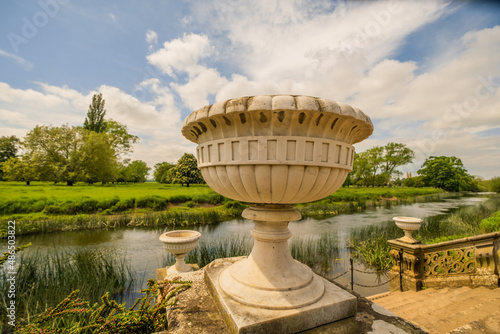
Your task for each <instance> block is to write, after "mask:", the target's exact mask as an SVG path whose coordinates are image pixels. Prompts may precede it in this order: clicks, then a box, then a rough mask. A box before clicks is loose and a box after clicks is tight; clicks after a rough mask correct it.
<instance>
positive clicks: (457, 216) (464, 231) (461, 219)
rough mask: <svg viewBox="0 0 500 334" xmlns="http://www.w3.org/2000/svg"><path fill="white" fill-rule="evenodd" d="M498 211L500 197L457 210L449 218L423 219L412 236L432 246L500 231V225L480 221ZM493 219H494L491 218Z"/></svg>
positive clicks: (499, 208) (434, 217)
mask: <svg viewBox="0 0 500 334" xmlns="http://www.w3.org/2000/svg"><path fill="white" fill-rule="evenodd" d="M499 210H500V196H498V195H497V196H494V197H492V198H489V199H487V200H486V201H484V202H482V203H480V204H478V205H474V206H469V207H463V208H459V209H458V210H456V211H454V212H453V213H452V214H451V215H450V216H447V217H444V216H442V215H440V216H433V217H428V218H426V219H424V222H423V223H422V226H421V227H420V228H419V229H418V230H417V231H415V232H414V233H413V234H414V236H415V238H416V239H418V240H420V241H422V242H425V243H428V244H433V243H437V242H442V241H448V240H454V239H459V238H463V237H468V236H472V235H479V234H484V233H489V232H496V231H499V230H500V224H498V225H496V224H493V225H488V224H487V223H482V221H484V220H486V219H488V217H490V216H492V215H494V213H495V212H497V211H499ZM492 219H494V218H492Z"/></svg>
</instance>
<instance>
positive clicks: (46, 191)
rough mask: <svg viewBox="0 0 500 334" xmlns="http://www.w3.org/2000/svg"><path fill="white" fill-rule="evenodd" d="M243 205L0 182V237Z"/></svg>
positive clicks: (346, 191) (340, 202)
mask: <svg viewBox="0 0 500 334" xmlns="http://www.w3.org/2000/svg"><path fill="white" fill-rule="evenodd" d="M446 196H452V195H450V194H447V193H444V192H443V191H442V190H440V189H433V188H341V189H339V190H338V191H337V192H335V193H334V194H332V195H330V196H328V197H326V198H325V199H323V200H321V201H317V202H313V203H306V204H300V205H297V206H296V208H297V209H298V210H299V211H300V212H301V214H302V215H303V216H304V217H308V216H309V217H324V216H332V215H336V214H340V213H353V212H359V211H362V210H364V209H366V208H370V207H375V206H390V205H394V204H396V205H397V204H406V203H411V202H415V201H435V200H440V199H441V198H443V197H446ZM245 207H246V205H245V204H242V203H240V202H237V201H233V200H229V199H227V198H225V197H223V196H221V195H219V194H217V193H216V192H214V191H213V190H212V189H210V188H209V187H208V186H207V185H191V186H190V187H182V186H180V185H172V184H159V183H154V182H149V183H142V184H106V185H87V184H76V185H74V186H72V187H68V186H66V185H62V184H53V183H44V182H33V183H32V184H31V185H30V186H26V185H25V183H22V182H0V217H1V221H0V238H5V237H6V231H7V227H6V226H7V223H8V221H9V220H15V221H16V227H17V232H16V233H17V234H18V235H21V234H32V233H48V232H56V231H67V230H81V229H96V228H114V227H124V226H151V227H156V226H186V225H205V224H213V223H218V222H221V221H223V220H227V219H232V218H237V217H240V215H241V212H242V211H243V210H244V208H245Z"/></svg>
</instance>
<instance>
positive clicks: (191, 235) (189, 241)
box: [159, 230, 201, 275]
mask: <svg viewBox="0 0 500 334" xmlns="http://www.w3.org/2000/svg"><path fill="white" fill-rule="evenodd" d="M200 238H201V233H200V232H198V231H191V230H179V231H170V232H166V233H163V234H162V235H160V238H159V239H160V241H161V242H162V243H163V247H164V248H165V250H166V251H167V252H169V253H172V254H174V256H175V264H174V265H173V266H170V267H169V268H168V269H167V275H169V274H178V273H185V272H189V271H192V270H193V268H192V267H191V266H189V265H187V264H186V263H185V262H184V257H185V256H186V254H187V253H189V252H190V251H192V250H193V249H194V248H195V247H196V245H198V241H199V240H200Z"/></svg>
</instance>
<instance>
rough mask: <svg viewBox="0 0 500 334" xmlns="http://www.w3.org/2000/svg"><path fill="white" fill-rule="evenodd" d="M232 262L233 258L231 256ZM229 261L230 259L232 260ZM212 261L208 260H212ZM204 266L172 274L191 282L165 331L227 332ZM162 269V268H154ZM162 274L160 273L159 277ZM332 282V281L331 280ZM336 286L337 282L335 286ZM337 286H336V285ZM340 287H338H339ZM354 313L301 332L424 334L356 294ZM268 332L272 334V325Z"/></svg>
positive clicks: (179, 333)
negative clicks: (209, 286) (195, 269)
mask: <svg viewBox="0 0 500 334" xmlns="http://www.w3.org/2000/svg"><path fill="white" fill-rule="evenodd" d="M227 260H230V259H218V260H215V261H214V262H218V263H222V262H224V261H227ZM231 260H232V261H234V259H231ZM231 260H230V262H232V261H231ZM214 262H212V263H214ZM205 269H206V267H205V268H202V269H201V270H198V271H194V272H190V273H187V274H183V275H182V277H180V276H172V277H169V279H182V280H187V281H191V282H192V286H191V288H189V289H187V290H185V291H182V292H180V293H179V295H178V298H179V303H178V305H177V306H176V307H173V308H169V309H168V310H167V319H168V325H169V329H168V333H174V334H192V333H201V334H212V333H220V334H229V333H231V332H230V329H229V328H228V327H227V326H226V324H225V322H224V319H223V316H222V315H221V313H220V312H219V310H218V309H217V307H216V304H215V302H214V300H213V298H212V296H211V295H210V293H209V289H208V286H207V284H206V282H205V280H204V276H205ZM158 270H165V268H162V269H158ZM161 275H162V274H161V273H160V276H161ZM334 284H335V283H334ZM337 286H338V285H337ZM339 287H340V286H339ZM340 288H342V287H340ZM349 293H351V294H353V295H354V296H356V299H357V301H356V302H357V313H356V315H355V316H353V317H349V318H347V319H344V320H340V321H336V322H334V323H331V324H326V325H323V326H320V327H316V328H313V329H310V330H308V331H305V332H302V333H307V334H326V333H339V334H351V333H352V334H364V333H366V334H368V333H372V334H373V333H380V334H382V333H383V334H386V333H391V332H392V333H398V334H399V333H410V334H424V333H426V332H425V331H424V330H422V329H421V328H419V327H418V326H416V325H414V324H412V323H410V322H408V321H406V320H404V319H402V318H400V317H397V316H394V315H392V314H391V313H390V312H389V311H387V310H385V309H383V308H382V307H377V306H374V305H375V304H373V303H372V302H371V301H369V300H367V299H366V298H363V297H361V296H359V295H357V294H356V293H353V292H351V291H349ZM268 333H272V328H270V329H269V331H268Z"/></svg>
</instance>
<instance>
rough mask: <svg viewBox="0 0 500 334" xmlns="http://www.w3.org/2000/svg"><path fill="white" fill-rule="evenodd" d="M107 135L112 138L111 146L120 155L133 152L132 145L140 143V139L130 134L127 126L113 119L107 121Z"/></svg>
mask: <svg viewBox="0 0 500 334" xmlns="http://www.w3.org/2000/svg"><path fill="white" fill-rule="evenodd" d="M105 125H106V133H107V134H108V135H109V136H110V139H111V145H112V146H113V148H114V149H115V151H116V153H117V154H118V155H121V154H127V153H130V152H131V151H132V144H135V143H137V142H138V141H139V137H137V136H134V135H131V134H130V133H128V130H127V126H126V125H123V124H121V123H118V122H117V121H114V120H112V119H110V120H107V121H105Z"/></svg>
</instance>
